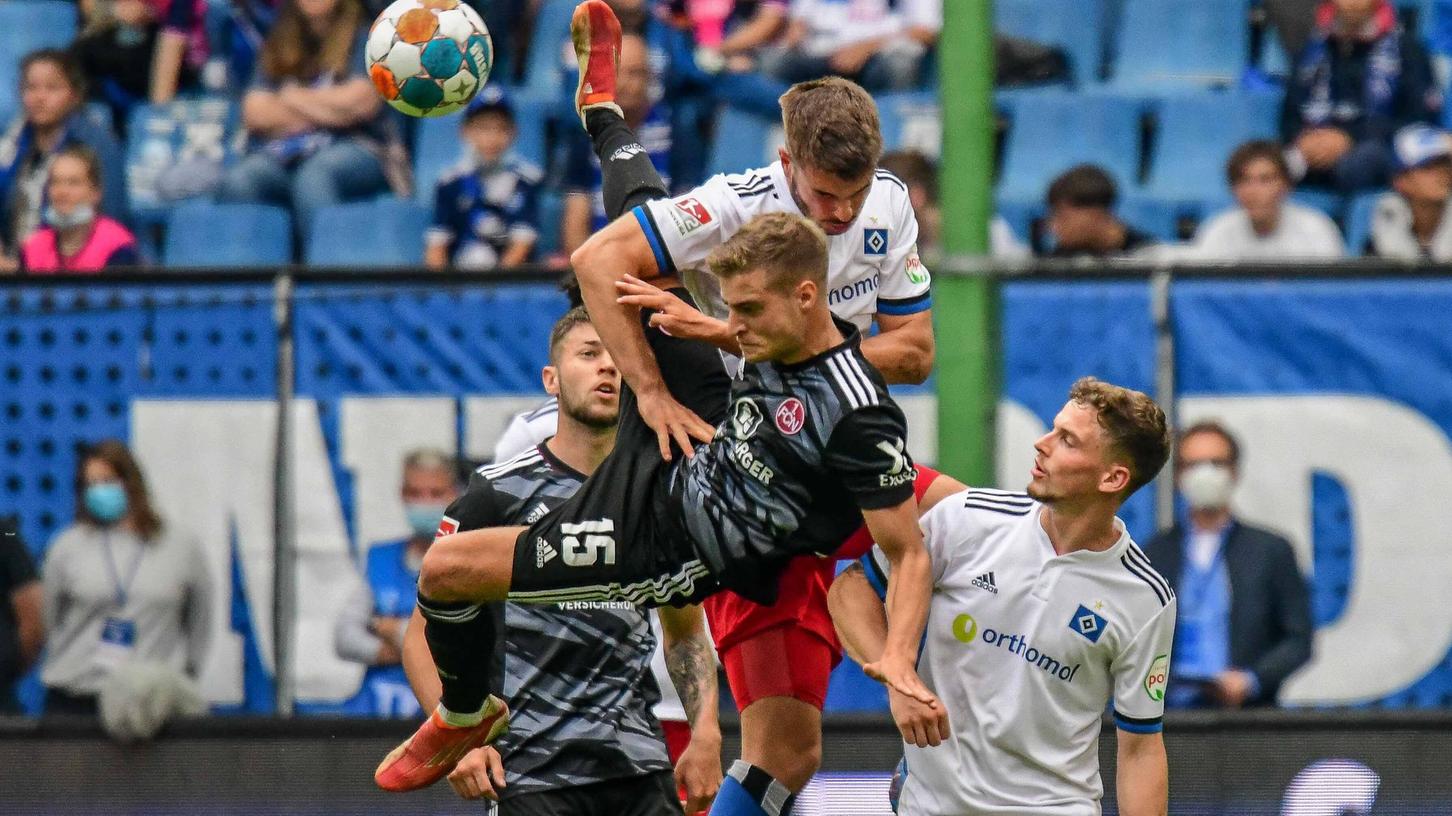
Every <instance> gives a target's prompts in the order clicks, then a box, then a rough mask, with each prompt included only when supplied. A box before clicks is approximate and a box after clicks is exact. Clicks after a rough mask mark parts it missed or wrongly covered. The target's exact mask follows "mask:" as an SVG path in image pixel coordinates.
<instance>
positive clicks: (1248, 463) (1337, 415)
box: [1180, 395, 1452, 704]
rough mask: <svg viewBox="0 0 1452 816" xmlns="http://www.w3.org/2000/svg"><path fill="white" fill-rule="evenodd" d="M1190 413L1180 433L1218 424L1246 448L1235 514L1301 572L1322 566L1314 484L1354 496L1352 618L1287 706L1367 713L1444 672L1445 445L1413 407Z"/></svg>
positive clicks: (1198, 407)
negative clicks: (1273, 537)
mask: <svg viewBox="0 0 1452 816" xmlns="http://www.w3.org/2000/svg"><path fill="white" fill-rule="evenodd" d="M1180 406H1181V417H1180V420H1181V424H1182V425H1184V424H1188V423H1191V422H1195V421H1198V420H1202V419H1216V420H1219V421H1221V422H1223V423H1224V424H1225V425H1226V426H1227V427H1229V428H1230V429H1231V430H1232V431H1233V432H1234V433H1235V434H1236V435H1237V436H1238V437H1239V439H1240V442H1241V447H1242V449H1243V450H1244V454H1243V459H1244V462H1243V466H1242V471H1243V472H1242V474H1241V483H1240V487H1239V489H1238V490H1237V492H1236V496H1235V501H1234V507H1235V510H1236V514H1237V515H1238V516H1239V517H1240V518H1243V519H1244V520H1246V521H1247V522H1250V523H1252V524H1257V525H1263V526H1265V527H1269V528H1270V529H1273V530H1276V531H1278V532H1281V533H1284V534H1286V535H1287V536H1288V537H1289V538H1290V540H1291V543H1292V544H1293V545H1294V546H1295V548H1296V555H1297V558H1299V559H1300V563H1301V566H1302V569H1303V570H1305V571H1307V572H1309V571H1310V565H1311V563H1312V553H1311V494H1310V491H1311V474H1312V472H1313V471H1324V472H1326V473H1328V474H1329V475H1331V476H1333V477H1334V478H1336V479H1337V480H1338V481H1340V482H1341V484H1343V485H1344V486H1345V487H1346V490H1347V493H1348V495H1349V498H1350V503H1351V517H1352V519H1353V525H1354V530H1353V541H1354V542H1355V543H1354V550H1353V552H1354V555H1353V559H1354V561H1353V564H1352V568H1351V577H1352V583H1351V587H1350V588H1349V598H1348V599H1347V604H1346V608H1345V611H1344V612H1343V613H1342V614H1341V616H1340V617H1339V618H1338V619H1337V620H1336V621H1334V622H1332V623H1331V624H1330V625H1329V626H1326V627H1324V628H1322V629H1319V630H1317V632H1316V641H1315V654H1314V656H1313V657H1312V659H1311V662H1310V663H1309V664H1307V666H1306V667H1305V668H1303V669H1302V670H1301V671H1299V672H1297V673H1296V674H1295V675H1293V676H1292V677H1291V679H1290V680H1289V681H1288V682H1287V683H1286V685H1285V687H1284V688H1283V689H1282V691H1281V699H1282V701H1283V702H1287V703H1296V704H1338V703H1358V702H1363V701H1366V700H1371V699H1375V698H1378V697H1382V696H1385V695H1387V694H1391V693H1393V692H1397V691H1400V690H1402V689H1404V688H1406V687H1407V686H1409V685H1411V684H1412V683H1415V682H1416V681H1417V680H1420V679H1421V678H1422V677H1424V676H1426V674H1427V673H1428V672H1429V671H1431V670H1432V669H1433V668H1435V667H1436V666H1437V664H1438V663H1440V662H1441V660H1442V658H1443V657H1445V656H1446V654H1447V650H1448V648H1449V646H1452V616H1448V615H1446V614H1444V613H1443V612H1442V611H1441V610H1440V609H1439V608H1438V607H1437V606H1436V604H1437V603H1438V602H1439V601H1440V599H1442V598H1443V597H1444V596H1445V595H1446V590H1447V587H1448V586H1452V552H1449V549H1448V534H1447V525H1446V520H1445V515H1446V505H1447V501H1448V498H1447V497H1448V496H1452V445H1449V443H1448V440H1447V437H1446V435H1445V434H1443V433H1442V431H1441V430H1440V429H1439V428H1437V426H1435V425H1433V424H1432V423H1431V422H1430V421H1429V420H1428V419H1427V418H1426V417H1425V416H1423V415H1421V414H1419V413H1417V412H1416V411H1413V410H1412V409H1410V408H1408V407H1407V406H1405V405H1401V404H1398V403H1395V402H1391V401H1389V400H1386V399H1381V398H1377V397H1368V396H1351V395H1315V396H1255V397H1192V398H1185V399H1183V400H1181V402H1180ZM1429 604H1430V606H1429Z"/></svg>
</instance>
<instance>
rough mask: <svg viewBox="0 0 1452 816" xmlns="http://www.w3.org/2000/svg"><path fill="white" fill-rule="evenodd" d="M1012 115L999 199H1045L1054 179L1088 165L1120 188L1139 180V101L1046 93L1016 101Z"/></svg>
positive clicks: (1093, 95)
mask: <svg viewBox="0 0 1452 816" xmlns="http://www.w3.org/2000/svg"><path fill="white" fill-rule="evenodd" d="M1013 112H1014V113H1013V123H1012V127H1011V128H1010V130H1009V134H1008V142H1007V145H1006V148H1005V155H1004V162H1003V180H1002V184H1001V189H1000V197H1001V198H1008V199H1016V200H1039V199H1042V198H1043V195H1044V192H1045V190H1046V189H1047V188H1048V185H1049V182H1050V181H1052V180H1053V179H1054V177H1055V176H1057V175H1059V174H1060V173H1062V172H1063V171H1065V170H1067V169H1068V168H1070V167H1072V166H1074V165H1076V164H1081V163H1084V162H1092V163H1094V164H1098V165H1100V166H1102V167H1103V168H1104V169H1106V170H1108V171H1109V173H1110V175H1112V176H1113V177H1114V178H1115V180H1116V182H1118V184H1119V185H1120V187H1121V189H1126V188H1128V187H1131V186H1133V185H1134V184H1135V182H1136V181H1137V179H1138V176H1139V141H1140V112H1141V103H1140V101H1139V100H1137V99H1133V98H1129V97H1123V96H1116V95H1113V94H1098V93H1095V94H1075V93H1068V92H1063V91H1044V92H1041V93H1036V94H1032V95H1028V96H1023V97H1020V98H1019V99H1017V100H1015V101H1014V103H1013Z"/></svg>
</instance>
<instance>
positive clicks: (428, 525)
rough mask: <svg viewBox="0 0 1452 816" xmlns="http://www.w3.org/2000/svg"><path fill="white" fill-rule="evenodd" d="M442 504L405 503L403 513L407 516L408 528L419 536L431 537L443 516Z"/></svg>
mask: <svg viewBox="0 0 1452 816" xmlns="http://www.w3.org/2000/svg"><path fill="white" fill-rule="evenodd" d="M446 509H448V508H447V507H445V506H444V505H442V504H412V503H409V504H405V505H404V506H403V514H404V515H405V516H407V517H408V529H410V530H412V531H413V534H414V535H415V536H417V537H419V538H428V539H432V538H433V537H434V533H437V532H438V531H439V520H440V519H442V518H443V517H444V510H446Z"/></svg>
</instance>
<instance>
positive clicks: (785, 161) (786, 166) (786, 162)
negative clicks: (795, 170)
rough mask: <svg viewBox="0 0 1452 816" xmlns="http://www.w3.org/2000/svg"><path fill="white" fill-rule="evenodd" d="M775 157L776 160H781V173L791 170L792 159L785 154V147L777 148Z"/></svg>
mask: <svg viewBox="0 0 1452 816" xmlns="http://www.w3.org/2000/svg"><path fill="white" fill-rule="evenodd" d="M776 157H777V158H778V159H781V169H782V172H783V173H785V172H788V171H789V170H791V166H792V157H791V156H790V155H788V154H787V152H786V147H785V146H782V147H778V148H777V149H776Z"/></svg>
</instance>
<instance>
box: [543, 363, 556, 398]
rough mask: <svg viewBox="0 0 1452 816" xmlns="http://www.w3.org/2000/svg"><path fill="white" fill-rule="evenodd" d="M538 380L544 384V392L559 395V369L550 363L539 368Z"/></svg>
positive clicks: (553, 395) (554, 395)
mask: <svg viewBox="0 0 1452 816" xmlns="http://www.w3.org/2000/svg"><path fill="white" fill-rule="evenodd" d="M539 381H540V383H541V384H543V385H544V390H545V393H546V394H549V395H550V396H552V397H558V396H559V395H560V370H559V369H557V368H555V367H554V366H552V365H547V366H545V367H544V368H542V369H540V370H539Z"/></svg>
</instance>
